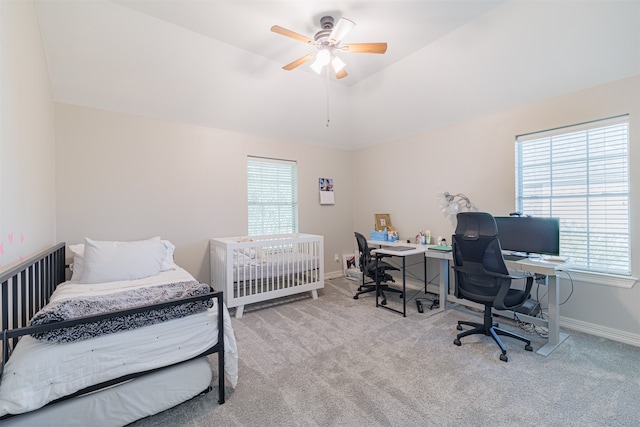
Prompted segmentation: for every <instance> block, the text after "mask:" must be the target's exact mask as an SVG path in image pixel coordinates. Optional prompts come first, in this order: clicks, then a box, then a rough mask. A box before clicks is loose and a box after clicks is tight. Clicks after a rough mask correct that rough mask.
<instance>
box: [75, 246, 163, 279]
mask: <svg viewBox="0 0 640 427" xmlns="http://www.w3.org/2000/svg"><path fill="white" fill-rule="evenodd" d="M166 256H167V247H166V246H165V244H164V243H162V241H160V238H159V237H154V238H152V239H148V240H138V241H132V242H116V241H98V240H91V239H89V238H85V243H84V262H83V266H82V275H81V277H80V282H81V283H104V282H116V281H121V280H136V279H143V278H145V277H150V276H155V275H156V274H158V273H160V270H161V268H162V261H163V260H164V259H165V258H166Z"/></svg>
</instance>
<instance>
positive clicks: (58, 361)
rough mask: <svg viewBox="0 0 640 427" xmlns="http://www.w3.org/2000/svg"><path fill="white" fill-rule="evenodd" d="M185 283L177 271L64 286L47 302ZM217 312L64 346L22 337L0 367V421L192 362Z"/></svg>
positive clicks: (228, 359)
mask: <svg viewBox="0 0 640 427" xmlns="http://www.w3.org/2000/svg"><path fill="white" fill-rule="evenodd" d="M184 280H193V277H192V276H191V275H190V274H189V273H188V272H186V271H185V270H183V269H177V270H171V271H166V272H162V273H161V274H159V275H158V276H154V277H153V278H146V279H140V280H133V281H127V282H112V283H107V284H99V285H86V284H83V285H81V284H78V283H74V282H65V283H64V284H61V285H59V287H58V289H57V290H56V292H54V294H53V295H52V298H51V300H56V299H60V298H67V297H71V296H76V295H78V294H82V293H84V292H93V293H109V292H114V291H118V290H122V289H135V288H136V287H143V286H153V285H154V284H163V283H173V282H179V281H184ZM223 309H224V339H225V373H226V374H227V378H228V380H229V382H230V383H231V385H232V386H233V387H235V385H236V382H237V378H238V355H237V346H236V341H235V336H234V333H233V328H232V326H231V319H230V317H229V313H228V311H227V308H226V306H225V307H224V308H223ZM217 310H218V308H217V305H215V304H214V307H212V308H211V309H210V310H208V311H207V312H203V313H198V314H194V315H191V316H187V317H183V318H180V319H175V320H170V321H168V322H164V323H159V324H155V325H151V326H146V327H143V328H139V329H134V330H130V331H126V332H118V333H115V334H110V335H103V336H100V337H97V338H93V339H89V340H85V341H78V342H73V343H68V344H53V343H48V342H44V341H39V340H36V339H34V338H32V337H31V336H25V337H23V338H22V339H21V340H20V342H19V343H18V345H17V346H16V348H15V349H14V351H13V353H12V355H11V358H10V359H9V360H8V362H7V363H6V365H5V370H4V372H3V375H2V383H1V384H0V416H2V415H5V414H8V413H11V414H19V413H23V412H28V411H32V410H35V409H38V408H40V407H42V406H43V405H45V404H46V403H48V402H50V401H53V400H55V399H58V398H60V397H63V396H66V395H69V394H71V393H74V392H76V391H78V390H81V389H83V388H85V387H88V386H91V385H93V384H98V383H101V382H104V381H108V380H111V379H114V378H119V377H121V376H123V375H127V374H131V373H135V372H142V371H146V370H150V369H155V368H160V367H163V366H168V365H171V364H174V363H177V362H181V361H183V360H187V359H190V358H192V357H195V356H197V355H198V354H201V353H202V352H204V351H205V350H207V349H208V348H210V347H211V346H212V345H214V344H215V343H216V342H217V333H218V331H217Z"/></svg>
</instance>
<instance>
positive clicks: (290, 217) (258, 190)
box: [247, 156, 298, 236]
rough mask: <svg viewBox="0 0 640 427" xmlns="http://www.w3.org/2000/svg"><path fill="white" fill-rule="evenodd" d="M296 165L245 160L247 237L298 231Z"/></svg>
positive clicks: (254, 159) (282, 161)
mask: <svg viewBox="0 0 640 427" xmlns="http://www.w3.org/2000/svg"><path fill="white" fill-rule="evenodd" d="M296 168H297V166H296V162H294V161H289V160H277V159H266V158H262V157H251V156H249V157H248V158H247V198H248V202H249V236H259V235H265V234H287V233H297V232H298V177H297V171H296Z"/></svg>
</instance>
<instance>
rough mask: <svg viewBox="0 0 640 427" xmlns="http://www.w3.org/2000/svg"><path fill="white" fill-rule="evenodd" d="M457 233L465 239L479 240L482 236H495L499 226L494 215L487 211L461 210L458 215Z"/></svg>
mask: <svg viewBox="0 0 640 427" xmlns="http://www.w3.org/2000/svg"><path fill="white" fill-rule="evenodd" d="M457 219H458V225H457V226H456V233H455V234H456V235H458V236H462V238H463V239H464V240H478V239H479V238H480V236H482V237H495V236H497V235H498V227H497V225H496V220H495V219H494V218H493V216H492V215H491V214H489V213H486V212H460V213H459V214H458V215H457Z"/></svg>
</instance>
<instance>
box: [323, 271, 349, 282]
mask: <svg viewBox="0 0 640 427" xmlns="http://www.w3.org/2000/svg"><path fill="white" fill-rule="evenodd" d="M340 277H344V271H343V270H338V271H330V272H328V273H324V280H329V279H338V278H340Z"/></svg>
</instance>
